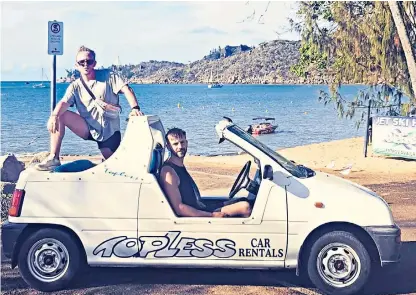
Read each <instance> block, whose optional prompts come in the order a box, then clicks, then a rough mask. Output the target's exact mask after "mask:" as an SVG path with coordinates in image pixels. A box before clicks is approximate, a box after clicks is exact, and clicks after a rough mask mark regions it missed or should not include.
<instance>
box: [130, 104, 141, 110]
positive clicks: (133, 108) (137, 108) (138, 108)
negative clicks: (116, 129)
mask: <svg viewBox="0 0 416 295" xmlns="http://www.w3.org/2000/svg"><path fill="white" fill-rule="evenodd" d="M131 109H132V110H139V111H140V107H139V106H138V105H137V106H135V107H132V108H131Z"/></svg>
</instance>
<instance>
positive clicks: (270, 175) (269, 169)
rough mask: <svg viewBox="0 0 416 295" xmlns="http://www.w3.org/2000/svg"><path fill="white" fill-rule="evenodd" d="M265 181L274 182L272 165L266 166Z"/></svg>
mask: <svg viewBox="0 0 416 295" xmlns="http://www.w3.org/2000/svg"><path fill="white" fill-rule="evenodd" d="M263 179H268V180H273V168H272V166H270V165H266V166H264V172H263Z"/></svg>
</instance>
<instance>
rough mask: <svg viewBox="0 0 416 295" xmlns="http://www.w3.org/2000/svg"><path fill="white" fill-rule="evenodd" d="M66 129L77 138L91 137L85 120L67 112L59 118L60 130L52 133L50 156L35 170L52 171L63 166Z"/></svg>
mask: <svg viewBox="0 0 416 295" xmlns="http://www.w3.org/2000/svg"><path fill="white" fill-rule="evenodd" d="M65 127H68V128H69V129H70V130H71V131H72V132H74V133H75V134H76V135H77V136H79V137H81V138H83V139H87V138H88V135H89V129H88V125H87V123H86V122H85V120H84V119H83V118H82V117H81V116H80V115H78V114H76V113H74V112H71V111H65V112H64V113H63V114H62V115H61V116H60V117H59V126H58V130H57V131H56V132H54V133H52V132H51V150H50V154H49V156H48V157H47V158H46V159H45V160H44V161H42V162H41V163H39V164H37V165H36V166H35V168H36V169H37V170H41V171H51V170H53V169H55V168H56V167H58V166H60V165H61V162H60V161H59V154H60V152H61V145H62V140H63V138H64V136H65Z"/></svg>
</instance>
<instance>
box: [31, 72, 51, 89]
mask: <svg viewBox="0 0 416 295" xmlns="http://www.w3.org/2000/svg"><path fill="white" fill-rule="evenodd" d="M43 76H44V73H43V68H42V82H41V83H39V84H35V85H33V86H32V87H33V88H49V85H48V84H45V83H43V81H44V80H43ZM45 76H46V74H45ZM46 80H49V79H48V76H46Z"/></svg>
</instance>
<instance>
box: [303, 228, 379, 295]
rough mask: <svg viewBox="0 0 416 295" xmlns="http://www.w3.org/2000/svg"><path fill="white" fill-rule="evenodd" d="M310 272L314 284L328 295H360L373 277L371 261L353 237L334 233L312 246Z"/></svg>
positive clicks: (362, 246)
mask: <svg viewBox="0 0 416 295" xmlns="http://www.w3.org/2000/svg"><path fill="white" fill-rule="evenodd" d="M307 269H308V275H309V278H310V280H311V281H312V283H314V285H315V286H317V287H318V288H319V289H321V290H322V291H324V292H325V293H326V294H343V295H349V294H357V292H358V291H360V290H361V289H362V288H363V287H364V286H365V284H366V283H367V281H368V279H369V277H370V271H371V258H370V255H369V254H368V251H367V250H366V248H365V247H364V245H363V244H362V243H361V241H360V240H359V239H357V238H356V237H355V236H354V235H353V234H352V233H350V232H345V231H334V232H330V233H327V234H324V235H323V236H321V237H320V238H318V239H317V240H316V241H315V243H314V244H313V245H312V247H311V251H310V255H309V257H308V265H307Z"/></svg>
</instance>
